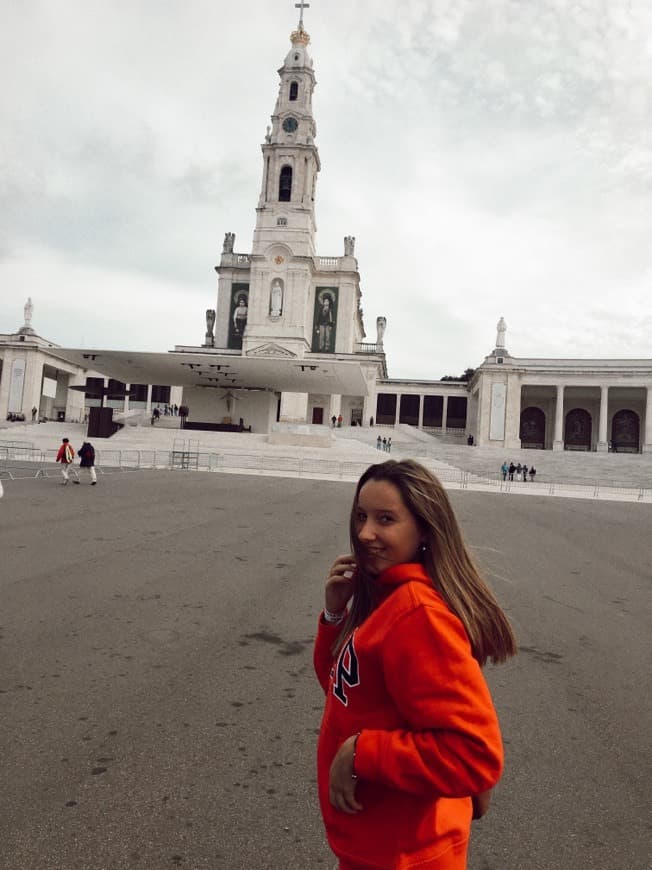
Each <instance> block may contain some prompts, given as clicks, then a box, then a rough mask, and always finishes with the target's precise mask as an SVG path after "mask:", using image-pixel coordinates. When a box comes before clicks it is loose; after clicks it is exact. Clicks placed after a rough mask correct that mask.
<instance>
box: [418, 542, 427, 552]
mask: <svg viewBox="0 0 652 870" xmlns="http://www.w3.org/2000/svg"><path fill="white" fill-rule="evenodd" d="M427 549H428V545H427V544H421V546H420V547H419V552H420V553H425V552H426V550H427Z"/></svg>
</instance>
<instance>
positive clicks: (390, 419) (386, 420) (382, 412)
mask: <svg viewBox="0 0 652 870" xmlns="http://www.w3.org/2000/svg"><path fill="white" fill-rule="evenodd" d="M395 422H396V393H378V397H377V399H376V423H379V424H380V425H387V426H393V425H394V423H395Z"/></svg>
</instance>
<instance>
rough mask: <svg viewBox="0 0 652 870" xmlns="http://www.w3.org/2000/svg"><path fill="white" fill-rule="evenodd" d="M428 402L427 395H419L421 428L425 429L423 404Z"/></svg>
mask: <svg viewBox="0 0 652 870" xmlns="http://www.w3.org/2000/svg"><path fill="white" fill-rule="evenodd" d="M425 404H426V397H425V396H419V429H423V406H424V405H425Z"/></svg>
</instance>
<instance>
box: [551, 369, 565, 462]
mask: <svg viewBox="0 0 652 870" xmlns="http://www.w3.org/2000/svg"><path fill="white" fill-rule="evenodd" d="M552 449H553V450H563V449H564V386H563V384H557V407H556V408H555V439H554V441H553V442H552Z"/></svg>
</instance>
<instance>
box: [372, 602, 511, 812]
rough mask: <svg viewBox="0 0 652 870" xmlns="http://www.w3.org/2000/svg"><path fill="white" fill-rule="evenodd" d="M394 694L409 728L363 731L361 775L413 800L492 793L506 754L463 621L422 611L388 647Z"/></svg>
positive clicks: (403, 623) (441, 611) (409, 617)
mask: <svg viewBox="0 0 652 870" xmlns="http://www.w3.org/2000/svg"><path fill="white" fill-rule="evenodd" d="M383 669H384V678H385V682H386V686H387V690H388V692H389V694H390V696H391V698H392V701H393V702H394V704H395V706H396V709H397V711H398V713H399V715H400V716H401V718H402V719H403V720H404V721H405V723H406V726H405V727H404V728H402V729H400V730H394V731H382V730H366V729H365V730H363V731H362V732H361V734H360V737H359V738H358V743H357V749H356V760H355V767H356V773H357V775H358V776H359V777H360V778H361V779H367V780H370V781H372V782H378V783H382V784H383V785H386V786H390V787H392V788H397V789H400V790H401V791H405V792H409V793H411V794H426V793H433V792H434V793H435V794H437V795H439V796H441V797H464V796H467V795H473V794H477V793H479V792H481V791H484V790H486V789H489V788H492V787H493V786H494V785H495V784H496V782H497V781H498V779H499V778H500V774H501V772H502V766H503V748H502V740H501V736H500V729H499V726H498V719H497V716H496V712H495V710H494V707H493V703H492V701H491V696H490V694H489V689H488V688H487V684H486V683H485V680H484V677H483V676H482V672H481V670H480V666H479V665H478V663H477V661H476V660H475V659H474V658H473V656H472V655H471V647H470V643H469V640H468V637H467V635H466V632H465V630H464V627H463V626H462V623H461V622H460V620H459V619H458V618H457V617H456V616H455V615H454V614H453V613H451V612H450V611H449V610H448V609H447V608H446V607H445V606H444V605H442V606H441V607H436V606H430V605H422V606H419V607H417V608H416V609H414V610H411V611H410V612H408V613H407V614H405V615H404V616H403V617H401V618H400V619H399V621H398V622H397V623H396V624H395V625H394V626H393V627H392V628H391V630H390V631H389V632H388V634H387V636H386V637H385V641H384V645H383Z"/></svg>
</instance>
